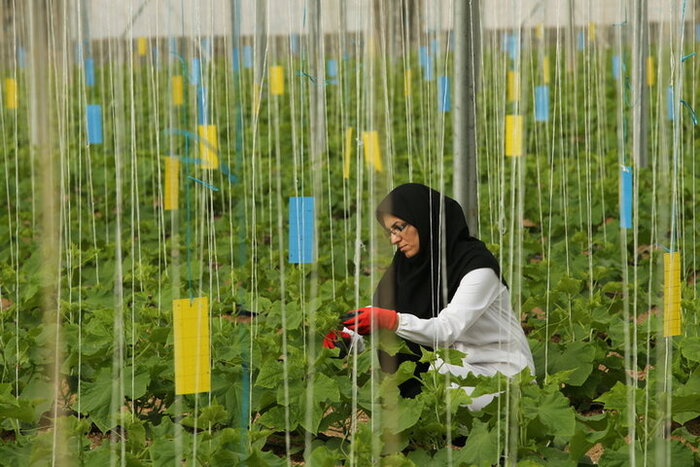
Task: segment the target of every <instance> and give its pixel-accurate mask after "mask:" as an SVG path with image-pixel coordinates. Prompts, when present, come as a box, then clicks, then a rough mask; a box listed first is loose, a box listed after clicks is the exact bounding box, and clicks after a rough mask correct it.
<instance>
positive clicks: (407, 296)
mask: <svg viewBox="0 0 700 467" xmlns="http://www.w3.org/2000/svg"><path fill="white" fill-rule="evenodd" d="M441 212H442V215H441ZM376 216H377V220H378V221H379V223H380V224H381V225H382V227H383V228H384V229H385V230H386V233H387V235H388V236H389V238H390V240H391V243H392V245H394V246H396V248H397V249H396V253H395V254H394V258H393V260H392V262H391V265H390V266H389V268H388V269H387V271H386V272H385V273H384V276H383V277H382V279H381V280H380V281H379V284H378V285H377V289H376V291H375V293H374V299H373V306H370V307H364V308H360V309H359V310H355V312H353V315H352V316H351V317H349V319H346V320H345V321H344V322H343V324H344V325H345V326H346V327H347V328H348V329H349V330H351V331H354V332H357V333H359V334H369V333H370V332H371V331H372V330H373V329H377V328H384V329H389V330H393V331H394V332H395V333H396V335H398V336H399V337H401V338H403V339H404V340H405V341H406V343H407V345H408V347H409V348H410V349H411V351H412V352H413V353H414V354H417V355H418V356H416V355H410V354H407V353H399V354H398V355H397V356H396V357H389V356H388V355H387V354H384V353H382V352H380V361H381V364H382V368H383V369H384V370H385V371H389V372H393V371H395V369H396V368H397V367H398V365H400V364H401V362H403V361H406V360H412V361H414V362H416V375H418V374H419V373H420V372H424V371H426V370H427V369H428V366H429V365H428V364H426V363H420V362H418V360H419V359H420V357H419V356H420V355H421V351H420V347H421V346H422V347H425V348H427V349H432V348H434V347H441V348H453V349H457V350H459V351H461V352H463V353H465V354H466V357H464V358H463V360H462V364H461V365H450V364H447V363H444V362H441V361H440V362H435V363H434V365H435V367H437V368H439V371H440V372H447V371H449V372H450V373H452V374H454V375H458V376H466V375H467V374H469V373H473V374H475V375H487V376H492V375H495V374H496V373H497V372H500V373H502V374H504V375H506V376H512V375H515V374H517V373H519V372H520V371H522V370H523V369H524V368H526V367H529V368H530V371H531V372H532V374H534V372H535V370H534V363H533V361H532V354H531V352H530V348H529V346H528V343H527V340H526V338H525V334H524V333H523V330H522V327H521V326H520V321H519V320H518V319H517V317H516V316H515V314H514V313H513V310H512V308H511V305H510V294H509V292H508V288H507V286H506V284H505V282H504V281H503V280H502V279H501V272H500V268H499V266H498V262H497V261H496V258H494V256H493V255H492V254H491V252H489V251H488V249H486V246H485V245H484V243H483V242H481V241H480V240H477V239H476V238H474V237H472V236H470V235H469V229H468V227H467V223H466V220H465V218H464V213H463V212H462V208H461V207H460V205H459V203H457V201H455V200H453V199H451V198H448V197H447V196H442V195H440V193H438V192H437V191H435V190H433V189H431V188H429V187H427V186H425V185H420V184H416V183H408V184H405V185H401V186H399V187H397V188H395V189H394V190H393V191H392V192H391V193H389V194H388V195H387V196H386V198H384V200H383V201H382V202H381V203H380V204H379V206H378V207H377V211H376ZM443 249H444V251H443ZM400 389H401V393H402V395H403V396H404V397H413V396H415V395H416V394H418V393H419V392H420V390H421V387H420V382H419V381H418V380H417V379H415V378H414V379H411V380H409V381H406V382H405V383H404V384H402V385H401V386H400ZM465 390H466V391H467V393H471V391H473V388H465ZM492 399H493V396H492V395H487V396H481V397H479V398H475V399H474V400H473V401H472V404H471V405H470V408H471V409H472V410H479V409H481V408H482V407H484V406H485V405H487V404H488V403H490V402H491V400H492Z"/></svg>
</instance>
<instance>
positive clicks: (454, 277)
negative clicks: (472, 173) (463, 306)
mask: <svg viewBox="0 0 700 467" xmlns="http://www.w3.org/2000/svg"><path fill="white" fill-rule="evenodd" d="M441 210H442V215H441ZM384 214H391V215H393V216H396V217H398V218H400V219H402V220H404V221H406V222H408V223H409V224H411V225H412V226H414V227H415V228H416V229H417V230H418V235H419V239H420V250H419V252H418V254H416V255H415V256H414V257H412V258H406V257H405V256H404V254H403V253H402V252H401V251H398V250H397V251H396V253H395V254H394V258H393V260H392V262H391V264H390V265H389V268H388V269H387V271H386V272H385V273H384V276H382V278H381V280H380V281H379V284H378V285H377V289H376V291H375V293H374V299H373V302H374V305H375V306H379V307H382V308H388V309H391V310H396V311H398V312H399V313H409V314H412V315H415V316H417V317H419V318H421V319H429V318H432V317H434V316H437V314H438V313H439V312H440V310H442V309H443V308H444V307H445V306H446V305H447V304H448V303H449V302H450V300H452V297H453V296H454V294H455V292H456V291H457V288H458V287H459V283H460V281H461V280H462V278H463V277H464V276H465V275H466V274H467V273H468V272H470V271H473V270H474V269H480V268H491V269H493V270H494V272H495V273H496V275H497V276H499V277H500V268H499V266H498V261H496V258H495V257H494V256H493V255H492V254H491V252H490V251H489V250H488V249H487V248H486V245H484V243H483V242H482V241H480V240H478V239H476V238H474V237H472V236H470V235H469V228H468V227H467V221H466V220H465V218H464V213H463V211H462V208H461V206H460V205H459V203H458V202H457V201H455V200H454V199H452V198H449V197H447V196H444V195H441V194H440V193H439V192H437V191H435V190H433V189H431V188H429V187H427V186H425V185H421V184H419V183H407V184H404V185H400V186H398V187H396V188H395V189H394V190H392V191H391V192H390V193H389V194H388V195H387V196H386V197H385V198H384V199H383V200H382V202H381V203H379V206H378V207H377V211H376V216H377V220H378V221H379V223H380V224H381V225H382V228H384V222H383V217H384ZM443 248H444V254H443V253H442V249H443ZM443 258H444V261H443ZM443 288H444V289H445V290H443ZM445 292H446V293H445ZM406 343H407V344H408V346H409V348H410V349H411V351H412V352H414V353H417V354H418V355H420V353H421V352H420V346H419V345H417V344H414V343H412V342H408V341H406ZM419 358H420V357H415V356H412V355H409V354H398V355H397V357H389V356H388V354H385V353H383V352H380V361H381V362H382V368H384V369H385V371H389V372H393V371H395V369H396V368H397V367H398V365H400V364H401V362H403V361H406V360H412V361H415V362H416V364H417V368H416V372H417V373H418V372H422V371H425V370H427V367H428V365H427V364H420V363H419V362H418V359H419ZM418 392H420V385H419V384H418V382H417V381H415V380H410V381H407V382H406V383H404V384H403V385H401V393H402V394H403V395H404V396H405V397H413V396H415V394H417V393H418Z"/></svg>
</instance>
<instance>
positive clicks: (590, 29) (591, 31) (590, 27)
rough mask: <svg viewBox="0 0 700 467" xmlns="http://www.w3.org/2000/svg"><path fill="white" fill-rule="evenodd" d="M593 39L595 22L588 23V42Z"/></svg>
mask: <svg viewBox="0 0 700 467" xmlns="http://www.w3.org/2000/svg"><path fill="white" fill-rule="evenodd" d="M594 41H595V23H588V42H594Z"/></svg>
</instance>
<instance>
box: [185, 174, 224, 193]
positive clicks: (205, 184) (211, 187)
mask: <svg viewBox="0 0 700 467" xmlns="http://www.w3.org/2000/svg"><path fill="white" fill-rule="evenodd" d="M187 178H189V179H190V180H192V181H193V182H195V183H199V184H200V185H202V186H203V187H206V188H209V189H210V190H211V191H219V189H218V188H217V187H215V186H214V185H212V184H210V183H207V182H205V181H204V180H200V179H198V178H195V177H193V176H191V175H188V176H187Z"/></svg>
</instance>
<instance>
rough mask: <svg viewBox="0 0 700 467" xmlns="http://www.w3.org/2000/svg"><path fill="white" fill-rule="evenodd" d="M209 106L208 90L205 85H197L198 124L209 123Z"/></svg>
mask: <svg viewBox="0 0 700 467" xmlns="http://www.w3.org/2000/svg"><path fill="white" fill-rule="evenodd" d="M208 115H209V106H208V105H207V90H206V88H205V87H204V86H197V124H198V125H208V124H209V116H208Z"/></svg>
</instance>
